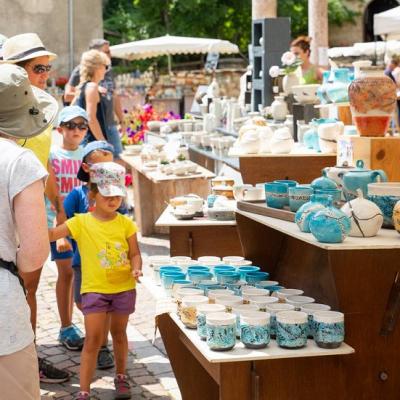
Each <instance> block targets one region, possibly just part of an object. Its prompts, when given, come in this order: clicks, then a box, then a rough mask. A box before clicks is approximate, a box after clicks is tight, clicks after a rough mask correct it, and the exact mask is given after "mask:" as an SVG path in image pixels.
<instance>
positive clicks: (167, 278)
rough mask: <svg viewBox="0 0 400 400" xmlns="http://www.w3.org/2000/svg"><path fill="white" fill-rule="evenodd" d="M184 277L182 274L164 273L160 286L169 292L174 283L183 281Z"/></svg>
mask: <svg viewBox="0 0 400 400" xmlns="http://www.w3.org/2000/svg"><path fill="white" fill-rule="evenodd" d="M185 277H186V275H185V274H184V273H183V272H164V273H163V274H162V277H161V282H162V286H163V288H164V289H166V290H171V289H172V286H173V284H174V282H175V281H178V280H184V279H185Z"/></svg>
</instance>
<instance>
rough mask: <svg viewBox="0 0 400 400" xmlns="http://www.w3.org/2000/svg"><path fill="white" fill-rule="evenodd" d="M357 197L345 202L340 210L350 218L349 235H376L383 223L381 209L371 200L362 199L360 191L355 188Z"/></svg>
mask: <svg viewBox="0 0 400 400" xmlns="http://www.w3.org/2000/svg"><path fill="white" fill-rule="evenodd" d="M357 193H358V197H357V198H356V199H354V200H351V201H349V202H348V203H346V204H345V205H344V206H343V207H342V208H341V210H342V211H343V212H344V213H345V214H346V215H347V216H348V217H349V218H350V223H351V227H350V233H349V236H354V237H372V236H376V235H377V233H378V231H379V229H381V227H382V224H383V215H382V211H381V209H380V208H379V207H378V206H377V205H376V204H375V203H373V202H372V201H369V200H366V199H364V197H363V195H362V191H361V190H360V189H358V190H357Z"/></svg>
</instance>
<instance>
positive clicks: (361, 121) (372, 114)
mask: <svg viewBox="0 0 400 400" xmlns="http://www.w3.org/2000/svg"><path fill="white" fill-rule="evenodd" d="M372 68H373V67H371V68H364V69H362V70H361V77H360V78H358V79H356V80H354V81H353V82H352V83H351V84H350V87H349V97H350V106H351V112H352V114H353V119H354V121H355V124H356V127H357V130H358V132H359V133H360V135H361V136H384V135H385V133H386V131H387V130H388V128H389V124H390V119H391V117H392V115H393V113H394V111H395V108H396V100H397V95H396V85H395V83H394V82H393V81H392V80H391V79H390V78H389V77H387V76H385V75H384V74H383V71H380V70H376V69H372Z"/></svg>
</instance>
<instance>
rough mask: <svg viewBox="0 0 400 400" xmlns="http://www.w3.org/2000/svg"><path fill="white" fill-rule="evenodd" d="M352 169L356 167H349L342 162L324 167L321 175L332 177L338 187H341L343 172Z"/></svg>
mask: <svg viewBox="0 0 400 400" xmlns="http://www.w3.org/2000/svg"><path fill="white" fill-rule="evenodd" d="M354 169H356V167H350V166H349V164H348V163H347V162H344V163H343V164H342V165H336V166H335V167H325V168H324V169H323V170H322V175H323V176H324V177H326V178H329V179H332V180H333V181H335V182H336V183H337V185H338V186H339V187H342V186H343V176H344V174H345V173H346V172H349V171H352V170H354Z"/></svg>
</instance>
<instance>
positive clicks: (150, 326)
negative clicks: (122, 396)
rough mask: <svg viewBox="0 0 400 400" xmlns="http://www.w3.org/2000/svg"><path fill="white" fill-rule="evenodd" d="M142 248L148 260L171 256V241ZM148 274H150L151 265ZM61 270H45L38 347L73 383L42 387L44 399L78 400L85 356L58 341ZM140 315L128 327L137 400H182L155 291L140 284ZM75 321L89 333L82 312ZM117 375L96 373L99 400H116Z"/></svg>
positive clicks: (51, 267)
mask: <svg viewBox="0 0 400 400" xmlns="http://www.w3.org/2000/svg"><path fill="white" fill-rule="evenodd" d="M140 246H141V250H142V254H143V258H144V260H146V257H147V256H149V255H152V254H169V249H168V247H169V241H168V240H167V239H166V238H142V239H140ZM144 271H145V275H146V274H147V275H149V274H150V270H149V268H148V267H147V265H145V268H144ZM56 279H57V269H56V267H55V265H54V263H51V262H49V263H48V264H47V265H46V267H45V268H44V270H43V274H42V278H41V282H40V287H39V291H38V330H37V345H38V352H39V353H40V355H41V356H44V357H47V359H48V360H49V361H51V362H53V363H54V364H55V365H56V366H57V367H59V368H66V369H68V370H69V371H70V372H71V373H72V378H71V380H70V381H69V382H66V383H64V384H55V385H44V384H42V386H41V388H42V400H45V399H46V400H50V399H62V400H67V399H72V398H73V393H75V392H77V391H78V389H79V362H80V352H73V351H69V350H67V349H65V348H64V347H63V346H60V345H59V344H58V342H57V336H58V332H59V328H60V325H59V318H58V311H57V303H56V299H55V284H56ZM137 290H138V297H137V303H136V312H135V313H134V314H133V315H132V316H131V318H130V321H129V325H128V340H129V347H130V352H129V359H128V370H127V373H128V375H129V378H130V380H131V384H132V394H133V396H132V398H133V399H137V400H140V399H170V398H172V399H180V398H181V397H180V393H179V389H178V386H177V383H176V380H175V378H174V375H173V373H172V370H171V365H170V364H169V360H168V358H167V356H166V352H165V349H164V346H163V343H162V341H161V339H160V337H159V335H157V336H156V339H155V341H154V345H153V337H154V312H155V297H154V292H150V291H149V290H148V289H147V288H146V286H145V285H138V287H137ZM74 322H75V323H76V324H77V325H78V326H80V328H81V329H83V318H82V315H81V314H80V312H79V310H75V311H74ZM113 378H114V370H113V369H111V370H108V371H96V377H95V380H94V382H93V384H92V395H93V398H94V399H98V400H109V399H113V398H114V397H113V393H114V391H113V387H114V386H113Z"/></svg>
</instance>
